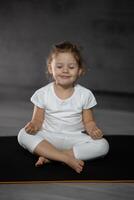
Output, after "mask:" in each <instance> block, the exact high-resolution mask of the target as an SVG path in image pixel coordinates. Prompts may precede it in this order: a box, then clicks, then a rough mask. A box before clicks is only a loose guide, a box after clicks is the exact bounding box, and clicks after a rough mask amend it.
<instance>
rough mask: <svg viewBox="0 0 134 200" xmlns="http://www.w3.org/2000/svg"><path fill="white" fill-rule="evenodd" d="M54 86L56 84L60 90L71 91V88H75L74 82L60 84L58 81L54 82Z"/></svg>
mask: <svg viewBox="0 0 134 200" xmlns="http://www.w3.org/2000/svg"><path fill="white" fill-rule="evenodd" d="M54 86H55V88H57V89H59V90H63V91H65V90H66V91H67V90H68V91H69V90H72V89H74V84H73V85H72V84H71V85H60V84H58V83H56V82H54Z"/></svg>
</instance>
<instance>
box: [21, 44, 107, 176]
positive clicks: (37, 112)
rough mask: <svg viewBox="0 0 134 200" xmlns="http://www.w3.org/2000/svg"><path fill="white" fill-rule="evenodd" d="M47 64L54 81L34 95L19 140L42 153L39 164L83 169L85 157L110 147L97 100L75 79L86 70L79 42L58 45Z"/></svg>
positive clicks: (102, 151)
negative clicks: (97, 113)
mask: <svg viewBox="0 0 134 200" xmlns="http://www.w3.org/2000/svg"><path fill="white" fill-rule="evenodd" d="M47 67H48V72H49V74H50V75H51V76H52V78H53V82H51V83H49V84H48V85H46V86H44V87H42V88H40V89H38V90H37V91H36V92H35V93H34V94H33V96H32V97H31V101H32V103H33V104H34V110H33V116H32V119H31V121H30V122H28V123H27V124H26V126H25V127H24V128H23V129H21V130H20V132H19V134H18V142H19V144H20V145H21V146H22V147H24V148H25V149H27V150H29V151H30V152H31V153H33V154H36V155H38V156H39V158H38V161H37V162H36V164H35V165H36V166H41V165H43V164H45V163H47V162H49V161H50V160H55V161H61V162H64V163H65V164H67V165H68V166H70V167H71V168H73V169H74V170H75V171H76V172H77V173H80V172H81V171H82V169H83V166H84V160H89V159H93V158H97V157H100V156H104V155H106V154H107V152H108V150H109V144H108V142H107V141H106V139H104V138H103V133H102V131H101V130H100V129H99V128H98V127H97V125H96V122H95V119H94V116H93V111H92V107H94V106H95V105H96V100H95V97H94V95H93V93H92V92H91V91H90V90H89V89H87V88H85V87H83V86H81V85H79V84H77V83H76V82H77V79H78V78H79V77H80V76H81V75H82V74H83V73H84V71H85V69H84V66H83V62H82V58H81V55H80V51H79V49H78V47H77V46H76V45H74V44H72V43H70V42H63V43H60V44H57V45H55V46H54V47H53V49H52V51H51V52H50V55H49V56H48V60H47Z"/></svg>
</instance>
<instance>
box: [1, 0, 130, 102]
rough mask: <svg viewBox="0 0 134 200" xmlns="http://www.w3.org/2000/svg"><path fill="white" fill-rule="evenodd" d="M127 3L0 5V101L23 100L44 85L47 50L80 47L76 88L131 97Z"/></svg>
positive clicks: (37, 0)
mask: <svg viewBox="0 0 134 200" xmlns="http://www.w3.org/2000/svg"><path fill="white" fill-rule="evenodd" d="M133 22H134V1H133V0H11V1H10V0H9V1H7V0H5V1H4V0H3V1H0V98H3V97H6V98H7V97H8V98H10V99H12V98H24V97H26V96H27V97H29V96H30V95H31V94H32V93H33V91H34V90H35V89H37V88H38V87H41V86H43V85H45V84H46V83H47V82H48V80H47V78H46V76H45V67H46V65H45V62H46V58H47V55H48V53H49V50H50V49H51V46H52V45H53V44H55V43H57V42H60V41H63V40H70V41H71V42H75V43H77V44H79V45H80V46H81V47H82V54H83V57H84V59H85V62H86V65H87V68H88V69H89V70H88V73H87V74H86V75H85V76H84V77H83V78H82V79H81V84H83V85H84V86H86V87H88V88H90V89H92V90H96V91H105V92H107V91H108V92H115V93H119V92H121V93H126V94H128V93H129V94H133V93H134V79H133V76H134V67H133V65H134V56H133V51H134V44H133V43H134V42H133V41H134V38H133V34H134V23H133Z"/></svg>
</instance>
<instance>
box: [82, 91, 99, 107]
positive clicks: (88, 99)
mask: <svg viewBox="0 0 134 200" xmlns="http://www.w3.org/2000/svg"><path fill="white" fill-rule="evenodd" d="M96 104H97V102H96V99H95V96H94V95H93V93H92V92H91V91H90V90H88V92H86V94H85V95H84V101H83V109H89V108H92V107H94V106H95V105H96Z"/></svg>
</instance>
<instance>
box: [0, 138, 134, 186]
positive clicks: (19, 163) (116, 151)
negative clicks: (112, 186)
mask: <svg viewBox="0 0 134 200" xmlns="http://www.w3.org/2000/svg"><path fill="white" fill-rule="evenodd" d="M106 139H107V140H108V142H109V144H110V151H109V153H108V154H107V155H106V156H105V157H104V158H98V159H95V160H89V161H86V162H85V166H84V169H83V172H82V173H81V174H77V173H76V172H75V171H74V170H73V169H71V168H70V167H68V166H67V165H64V164H62V163H60V162H51V163H49V164H46V165H44V166H43V167H39V168H37V167H35V166H34V163H35V161H36V160H37V157H35V156H34V155H32V154H30V153H29V152H28V151H26V150H24V149H23V148H22V147H20V146H19V144H18V142H17V138H16V137H0V183H5V182H9V183H11V182H17V183H19V182H29V181H32V182H33V181H37V182H38V181H57V182H58V181H131V182H133V181H134V163H133V160H134V159H133V158H134V136H123V135H122V136H112V135H110V136H106Z"/></svg>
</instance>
